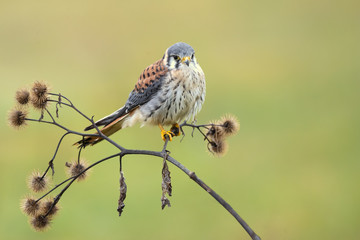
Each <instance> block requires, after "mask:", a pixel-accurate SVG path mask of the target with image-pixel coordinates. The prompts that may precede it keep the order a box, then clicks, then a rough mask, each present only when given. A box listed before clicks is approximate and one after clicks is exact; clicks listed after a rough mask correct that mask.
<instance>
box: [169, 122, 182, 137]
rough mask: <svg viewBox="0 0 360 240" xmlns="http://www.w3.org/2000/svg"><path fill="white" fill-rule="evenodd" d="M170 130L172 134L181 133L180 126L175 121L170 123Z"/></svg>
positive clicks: (178, 134)
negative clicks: (172, 123)
mask: <svg viewBox="0 0 360 240" xmlns="http://www.w3.org/2000/svg"><path fill="white" fill-rule="evenodd" d="M170 131H171V132H172V134H173V136H180V135H181V132H180V126H179V124H177V123H175V124H174V125H172V127H171V129H170Z"/></svg>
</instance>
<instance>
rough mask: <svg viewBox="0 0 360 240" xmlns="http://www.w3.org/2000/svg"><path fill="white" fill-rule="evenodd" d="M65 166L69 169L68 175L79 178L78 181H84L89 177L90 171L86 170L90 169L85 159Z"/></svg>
mask: <svg viewBox="0 0 360 240" xmlns="http://www.w3.org/2000/svg"><path fill="white" fill-rule="evenodd" d="M65 166H66V167H68V174H69V175H70V176H71V177H76V176H77V180H78V181H82V180H84V179H86V177H87V176H88V171H85V172H84V170H85V169H86V168H87V167H88V164H87V162H86V161H85V160H84V159H80V161H79V162H78V161H77V160H75V161H73V162H71V163H69V162H67V163H66V164H65Z"/></svg>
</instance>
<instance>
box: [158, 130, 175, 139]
mask: <svg viewBox="0 0 360 240" xmlns="http://www.w3.org/2000/svg"><path fill="white" fill-rule="evenodd" d="M173 134H174V133H173V132H171V131H165V130H164V129H161V138H162V139H163V140H164V141H166V136H168V137H169V141H172V137H173V136H174V135H173Z"/></svg>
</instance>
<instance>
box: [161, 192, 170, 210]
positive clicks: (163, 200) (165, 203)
mask: <svg viewBox="0 0 360 240" xmlns="http://www.w3.org/2000/svg"><path fill="white" fill-rule="evenodd" d="M166 205H167V206H168V207H171V204H170V201H169V199H167V197H166V196H165V195H164V194H163V195H162V196H161V209H164V208H165V206H166Z"/></svg>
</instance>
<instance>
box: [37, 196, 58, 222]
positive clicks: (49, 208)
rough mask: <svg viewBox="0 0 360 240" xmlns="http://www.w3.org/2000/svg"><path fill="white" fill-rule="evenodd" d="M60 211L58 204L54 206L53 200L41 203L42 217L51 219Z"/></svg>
mask: <svg viewBox="0 0 360 240" xmlns="http://www.w3.org/2000/svg"><path fill="white" fill-rule="evenodd" d="M58 211H59V207H58V205H57V203H56V204H54V200H53V199H50V198H49V199H47V200H45V201H44V202H42V203H41V209H40V212H41V214H42V215H47V216H49V217H52V216H54V215H55V214H56V213H57V212H58Z"/></svg>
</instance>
